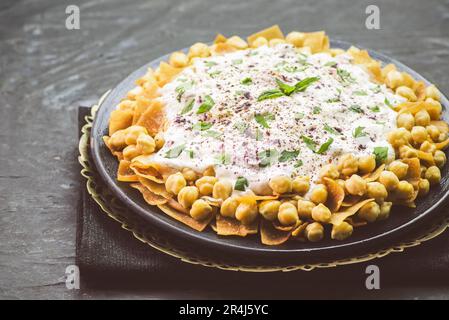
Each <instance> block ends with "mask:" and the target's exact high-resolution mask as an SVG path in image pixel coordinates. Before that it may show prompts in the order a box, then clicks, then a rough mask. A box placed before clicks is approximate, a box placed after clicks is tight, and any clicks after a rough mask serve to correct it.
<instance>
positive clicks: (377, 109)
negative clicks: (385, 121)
mask: <svg viewBox="0 0 449 320" xmlns="http://www.w3.org/2000/svg"><path fill="white" fill-rule="evenodd" d="M369 109H370V110H371V111H372V112H380V108H379V106H374V107H371V108H369Z"/></svg>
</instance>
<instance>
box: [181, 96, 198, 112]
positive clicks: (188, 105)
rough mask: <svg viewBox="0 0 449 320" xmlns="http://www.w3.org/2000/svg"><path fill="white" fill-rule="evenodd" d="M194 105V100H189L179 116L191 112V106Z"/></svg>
mask: <svg viewBox="0 0 449 320" xmlns="http://www.w3.org/2000/svg"><path fill="white" fill-rule="evenodd" d="M194 103H195V99H191V100H189V102H187V104H186V105H185V107H184V108H182V110H181V114H186V113H188V112H190V111H192V109H193V104H194Z"/></svg>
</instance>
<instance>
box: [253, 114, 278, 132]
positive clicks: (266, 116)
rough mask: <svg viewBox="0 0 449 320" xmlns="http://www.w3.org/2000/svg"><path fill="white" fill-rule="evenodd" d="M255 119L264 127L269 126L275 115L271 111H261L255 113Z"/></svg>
mask: <svg viewBox="0 0 449 320" xmlns="http://www.w3.org/2000/svg"><path fill="white" fill-rule="evenodd" d="M254 119H255V120H256V122H257V123H258V124H260V125H261V126H262V127H264V128H269V127H270V125H269V124H268V120H273V119H274V116H273V115H272V114H271V113H259V114H255V115H254Z"/></svg>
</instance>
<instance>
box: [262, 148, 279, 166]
mask: <svg viewBox="0 0 449 320" xmlns="http://www.w3.org/2000/svg"><path fill="white" fill-rule="evenodd" d="M258 156H259V159H260V162H259V167H262V168H264V167H268V166H271V165H272V164H274V163H276V162H277V160H278V156H279V152H278V151H277V150H276V149H267V150H264V151H261V152H259V154H258Z"/></svg>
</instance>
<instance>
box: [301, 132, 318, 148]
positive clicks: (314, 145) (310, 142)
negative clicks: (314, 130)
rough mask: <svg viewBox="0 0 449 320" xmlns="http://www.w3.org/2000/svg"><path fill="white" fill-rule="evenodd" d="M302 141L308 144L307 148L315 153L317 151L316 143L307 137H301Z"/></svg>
mask: <svg viewBox="0 0 449 320" xmlns="http://www.w3.org/2000/svg"><path fill="white" fill-rule="evenodd" d="M301 139H302V141H303V142H304V143H305V144H306V146H307V148H309V149H310V150H312V151H313V152H315V150H316V142H315V141H313V140H312V138H309V137H307V136H301Z"/></svg>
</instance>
